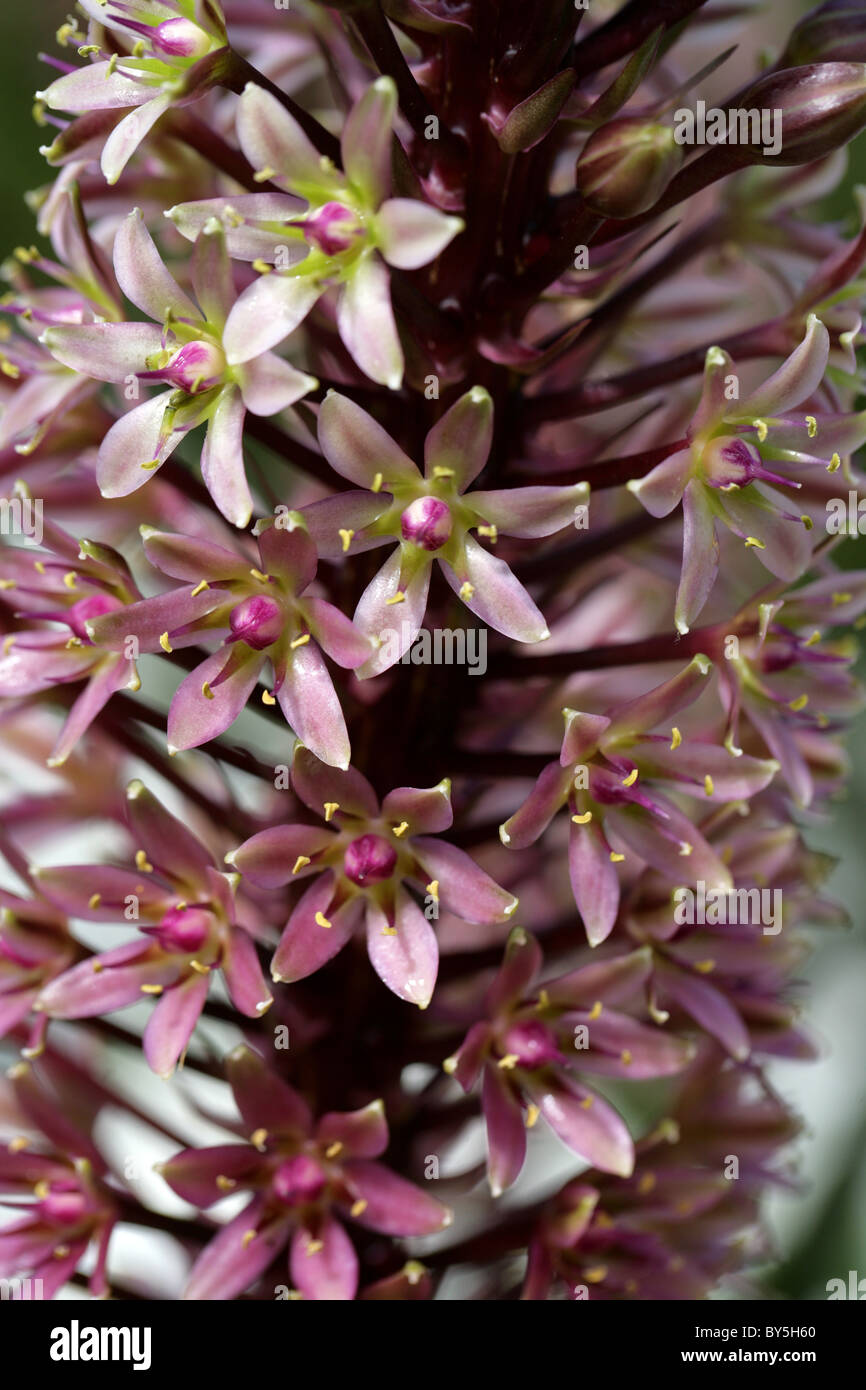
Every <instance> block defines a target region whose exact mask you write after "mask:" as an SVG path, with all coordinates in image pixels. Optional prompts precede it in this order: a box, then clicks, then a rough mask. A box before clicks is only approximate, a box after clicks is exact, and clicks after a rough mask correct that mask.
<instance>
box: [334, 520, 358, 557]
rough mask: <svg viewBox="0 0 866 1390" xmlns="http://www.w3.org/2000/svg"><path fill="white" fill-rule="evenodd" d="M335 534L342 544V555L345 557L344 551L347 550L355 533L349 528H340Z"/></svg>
mask: <svg viewBox="0 0 866 1390" xmlns="http://www.w3.org/2000/svg"><path fill="white" fill-rule="evenodd" d="M337 534H338V536H339V537H340V540H341V541H342V543H343V554H344V555H345V554H346V551H347V550H348V549H349V546H350V545H351V544H352V537H353V536H354V534H355V532H354V531H353V530H351V529H350V528H344V527H342V526H341V527H340V529H339V531H338V532H337Z"/></svg>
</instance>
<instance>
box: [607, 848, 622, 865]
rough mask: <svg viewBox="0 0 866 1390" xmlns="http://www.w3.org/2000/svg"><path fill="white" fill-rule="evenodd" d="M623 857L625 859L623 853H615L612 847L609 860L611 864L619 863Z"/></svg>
mask: <svg viewBox="0 0 866 1390" xmlns="http://www.w3.org/2000/svg"><path fill="white" fill-rule="evenodd" d="M624 859H625V855H624V854H617V852H616V850H613V849H612V850H611V852H610V862H611V864H621V863H622V861H623V860H624Z"/></svg>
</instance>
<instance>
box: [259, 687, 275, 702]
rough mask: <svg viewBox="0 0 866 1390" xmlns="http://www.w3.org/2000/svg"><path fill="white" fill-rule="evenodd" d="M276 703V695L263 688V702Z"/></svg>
mask: <svg viewBox="0 0 866 1390" xmlns="http://www.w3.org/2000/svg"><path fill="white" fill-rule="evenodd" d="M276 703H277V702H276V699H275V697H274V696H273V695H272V694H271V692H270V691H269V690H263V691H262V704H263V705H275V704H276Z"/></svg>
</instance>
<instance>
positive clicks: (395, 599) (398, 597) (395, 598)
mask: <svg viewBox="0 0 866 1390" xmlns="http://www.w3.org/2000/svg"><path fill="white" fill-rule="evenodd" d="M405 600H406V595H405V594H404V593H403V590H402V589H398V590H397V592H396V594H392V595H391V597H390V598H386V599H385V603H386V605H387V606H388V607H389V608H390V607H392V605H393V604H395V603H404V602H405Z"/></svg>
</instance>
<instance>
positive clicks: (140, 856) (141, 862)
mask: <svg viewBox="0 0 866 1390" xmlns="http://www.w3.org/2000/svg"><path fill="white" fill-rule="evenodd" d="M135 867H136V868H137V869H138V872H139V873H140V874H152V873H153V865H152V864H151V863H149V861H148V858H147V855H146V854H145V852H144V850H143V849H137V850H136V851H135Z"/></svg>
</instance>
